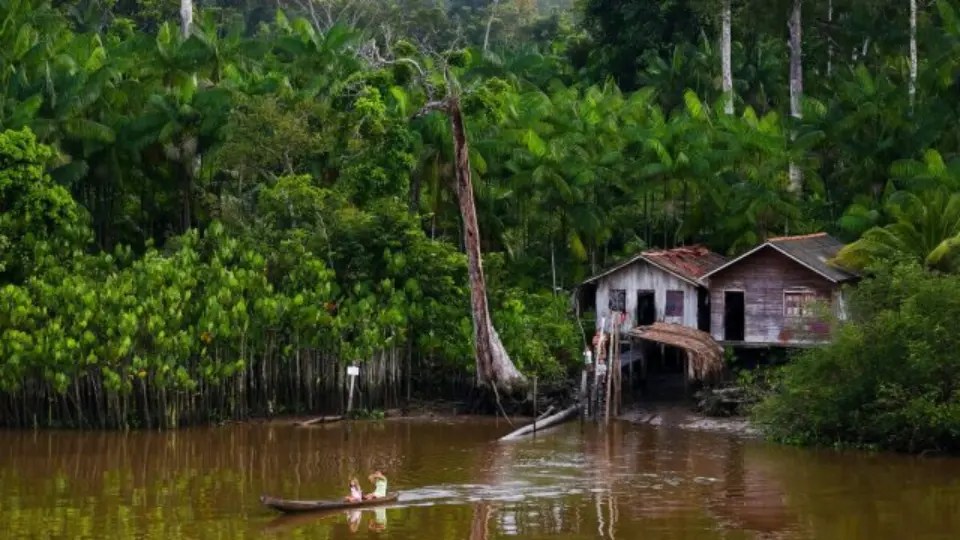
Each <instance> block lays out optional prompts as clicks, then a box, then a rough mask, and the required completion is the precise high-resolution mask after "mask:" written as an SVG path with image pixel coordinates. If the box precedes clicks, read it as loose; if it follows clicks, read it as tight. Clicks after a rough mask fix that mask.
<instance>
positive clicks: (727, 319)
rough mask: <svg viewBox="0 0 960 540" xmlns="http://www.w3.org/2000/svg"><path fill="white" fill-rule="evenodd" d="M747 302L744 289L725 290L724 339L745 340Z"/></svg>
mask: <svg viewBox="0 0 960 540" xmlns="http://www.w3.org/2000/svg"><path fill="white" fill-rule="evenodd" d="M746 319H747V313H746V302H745V301H744V293H743V291H724V292H723V339H724V341H744V339H745V338H746V326H747V324H746Z"/></svg>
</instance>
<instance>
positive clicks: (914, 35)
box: [907, 0, 917, 114]
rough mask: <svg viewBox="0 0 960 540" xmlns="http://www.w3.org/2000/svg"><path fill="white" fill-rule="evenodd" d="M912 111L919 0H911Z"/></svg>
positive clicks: (914, 94)
mask: <svg viewBox="0 0 960 540" xmlns="http://www.w3.org/2000/svg"><path fill="white" fill-rule="evenodd" d="M909 85H910V86H909V87H908V89H907V92H908V94H909V96H910V113H911V114H913V105H914V103H915V102H916V99H917V0H910V83H909Z"/></svg>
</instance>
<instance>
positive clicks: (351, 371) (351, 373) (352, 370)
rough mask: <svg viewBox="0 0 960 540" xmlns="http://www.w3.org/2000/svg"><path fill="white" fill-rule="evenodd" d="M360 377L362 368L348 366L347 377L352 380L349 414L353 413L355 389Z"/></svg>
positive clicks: (348, 405) (348, 396)
mask: <svg viewBox="0 0 960 540" xmlns="http://www.w3.org/2000/svg"><path fill="white" fill-rule="evenodd" d="M359 375H360V366H347V377H349V378H350V392H349V393H348V394H347V414H350V413H351V412H353V387H354V385H355V384H356V382H357V377H358V376H359Z"/></svg>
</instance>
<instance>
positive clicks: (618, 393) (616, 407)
mask: <svg viewBox="0 0 960 540" xmlns="http://www.w3.org/2000/svg"><path fill="white" fill-rule="evenodd" d="M616 351H617V360H616V363H615V364H614V366H613V368H614V372H613V376H614V377H616V385H614V387H613V391H614V400H613V416H614V418H619V417H620V400H621V398H622V396H623V394H622V389H623V373H622V363H621V360H622V359H621V357H620V340H619V339H618V340H617V349H616Z"/></svg>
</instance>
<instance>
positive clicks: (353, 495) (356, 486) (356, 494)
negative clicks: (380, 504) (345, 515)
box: [343, 478, 363, 502]
mask: <svg viewBox="0 0 960 540" xmlns="http://www.w3.org/2000/svg"><path fill="white" fill-rule="evenodd" d="M343 500H344V501H346V502H360V501H362V500H363V492H362V491H361V490H360V482H359V481H358V480H357V479H356V478H351V479H350V495H347V496H346V497H344V498H343Z"/></svg>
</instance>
